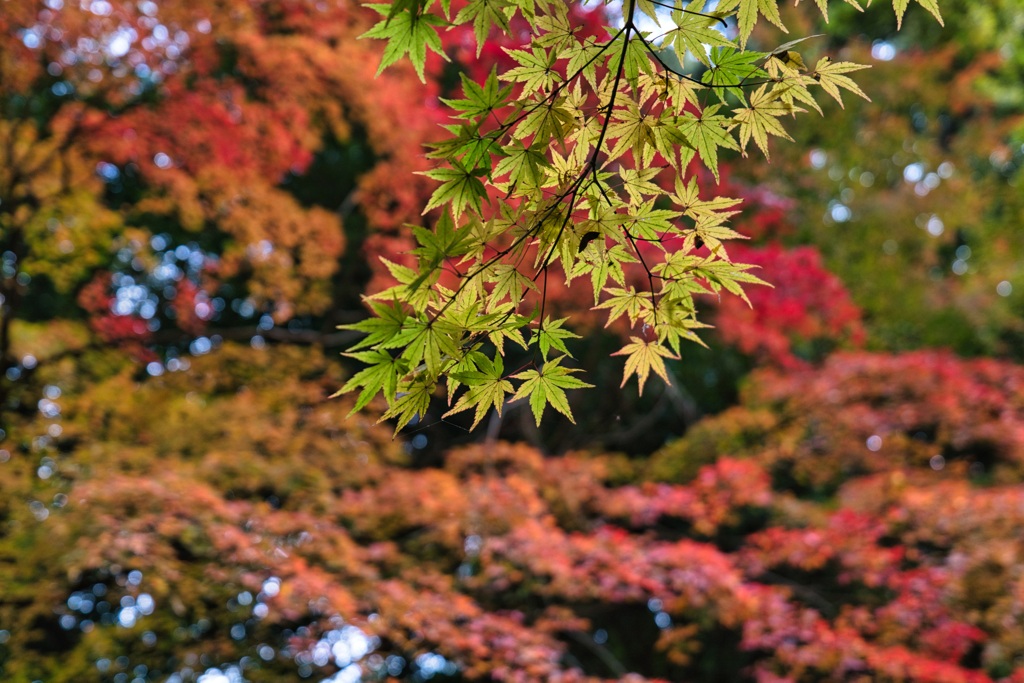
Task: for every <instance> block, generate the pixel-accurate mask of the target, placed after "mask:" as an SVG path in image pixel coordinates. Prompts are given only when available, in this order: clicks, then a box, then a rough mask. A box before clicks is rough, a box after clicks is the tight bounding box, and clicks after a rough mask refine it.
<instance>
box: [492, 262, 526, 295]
mask: <svg viewBox="0 0 1024 683" xmlns="http://www.w3.org/2000/svg"><path fill="white" fill-rule="evenodd" d="M487 279H488V280H492V281H493V282H494V289H492V290H491V295H490V297H488V298H489V299H490V301H491V303H492V304H498V303H500V302H501V300H502V299H504V298H505V297H508V299H509V301H511V302H512V303H513V304H515V303H518V302H520V301H522V300H523V293H524V292H525V291H526V290H528V289H532V290H534V291H537V285H536V283H535V282H534V281H533V280H531V279H530V278H528V277H526V276H525V275H523V274H522V273H520V272H519V270H518V269H517V268H516V267H515V265H513V264H510V263H500V264H498V265H496V266H494V267H493V269H491V270H490V271H489V272H488V274H487Z"/></svg>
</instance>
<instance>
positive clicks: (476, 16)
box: [452, 0, 515, 57]
mask: <svg viewBox="0 0 1024 683" xmlns="http://www.w3.org/2000/svg"><path fill="white" fill-rule="evenodd" d="M514 6H515V5H513V4H512V3H511V2H508V0H469V2H468V3H467V4H466V6H465V7H463V8H462V9H461V10H459V13H458V14H457V15H455V20H454V21H453V22H452V23H453V24H454V25H456V26H460V25H462V24H465V23H467V22H469V21H472V22H473V35H474V36H475V37H476V56H477V57H479V56H480V50H481V49H483V46H484V42H486V40H487V34H488V33H490V31H491V27H492V26H497V27H498V28H499V29H501V31H502V32H503V33H505V34H506V35H508V34H509V33H511V29H510V28H509V25H508V15H507V14H506V13H505V10H506V9H507V8H509V7H514Z"/></svg>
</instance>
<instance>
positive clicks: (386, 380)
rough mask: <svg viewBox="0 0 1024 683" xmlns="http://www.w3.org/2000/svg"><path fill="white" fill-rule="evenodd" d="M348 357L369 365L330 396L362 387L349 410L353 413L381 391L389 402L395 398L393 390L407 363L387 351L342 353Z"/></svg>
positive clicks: (405, 369) (404, 371) (350, 413)
mask: <svg viewBox="0 0 1024 683" xmlns="http://www.w3.org/2000/svg"><path fill="white" fill-rule="evenodd" d="M343 355H345V356H348V357H350V358H355V359H356V360H358V361H361V362H363V363H367V364H369V366H370V367H368V368H363V369H362V370H360V371H359V372H357V373H356V374H354V375H353V376H352V377H351V378H350V379H349V380H348V382H346V383H345V384H344V386H342V387H341V389H339V390H338V391H337V392H336V393H335V394H334V395H333V396H331V398H334V397H335V396H340V395H341V394H346V393H348V392H350V391H352V390H354V389H357V388H359V387H363V390H362V391H361V392H359V396H358V398H356V404H355V406H354V407H353V408H352V410H351V411H350V412H349V415H353V414H355V413H357V412H358V411H360V410H362V409H363V407H364V406H366V404H367V403H369V402H370V401H371V400H372V399H373V397H374V396H376V395H377V394H379V393H381V392H383V393H384V398H385V399H387V401H388V403H389V404H390V403H391V402H393V401H394V400H395V392H396V391H397V390H398V380H399V378H400V377H402V376H404V375H405V374H406V373H407V372H408V371H409V366H408V364H406V363H405V361H403V360H402V359H400V358H394V357H392V355H391V354H390V353H388V352H387V351H381V350H373V351H357V352H355V353H351V352H350V353H345V354H343Z"/></svg>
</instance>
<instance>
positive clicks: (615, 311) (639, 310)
mask: <svg viewBox="0 0 1024 683" xmlns="http://www.w3.org/2000/svg"><path fill="white" fill-rule="evenodd" d="M604 291H605V292H607V293H608V294H610V295H611V296H610V297H609V298H608V299H606V300H605V301H602V302H601V303H599V304H598V305H597V306H594V307H593V308H592V309H591V310H597V309H599V308H608V309H611V310H610V311H609V312H608V322H606V323H605V324H604V326H605V327H608V326H609V325H611V324H612V323H613V322H615V321H616V320H618V319H619V318H621V317H622V316H623V315H625V316H626V317H628V318H629V324H630V325H635V324H636V321H637V320H639V319H640V317H641V316H642V315H645V314H646V313H647V312H648V311H650V310H651V295H650V293H648V292H638V291H636V288H635V287H630V288H629V289H621V288H619V287H609V288H607V289H605V290H604Z"/></svg>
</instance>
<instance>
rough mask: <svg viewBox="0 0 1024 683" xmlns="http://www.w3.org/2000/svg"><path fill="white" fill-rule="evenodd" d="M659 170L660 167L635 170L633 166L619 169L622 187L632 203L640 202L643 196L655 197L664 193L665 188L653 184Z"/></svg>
mask: <svg viewBox="0 0 1024 683" xmlns="http://www.w3.org/2000/svg"><path fill="white" fill-rule="evenodd" d="M660 172H661V169H660V168H645V169H641V170H637V169H634V168H621V169H619V177H620V178H622V189H624V190H625V191H626V194H628V195H629V198H630V199H631V200H632V201H633V203H634V204H640V203H642V202H643V201H644V197H656V196H659V195H663V194H665V190H663V189H661V188H660V187H658V186H657V185H655V184H654V177H655V176H657V175H658V173H660Z"/></svg>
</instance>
